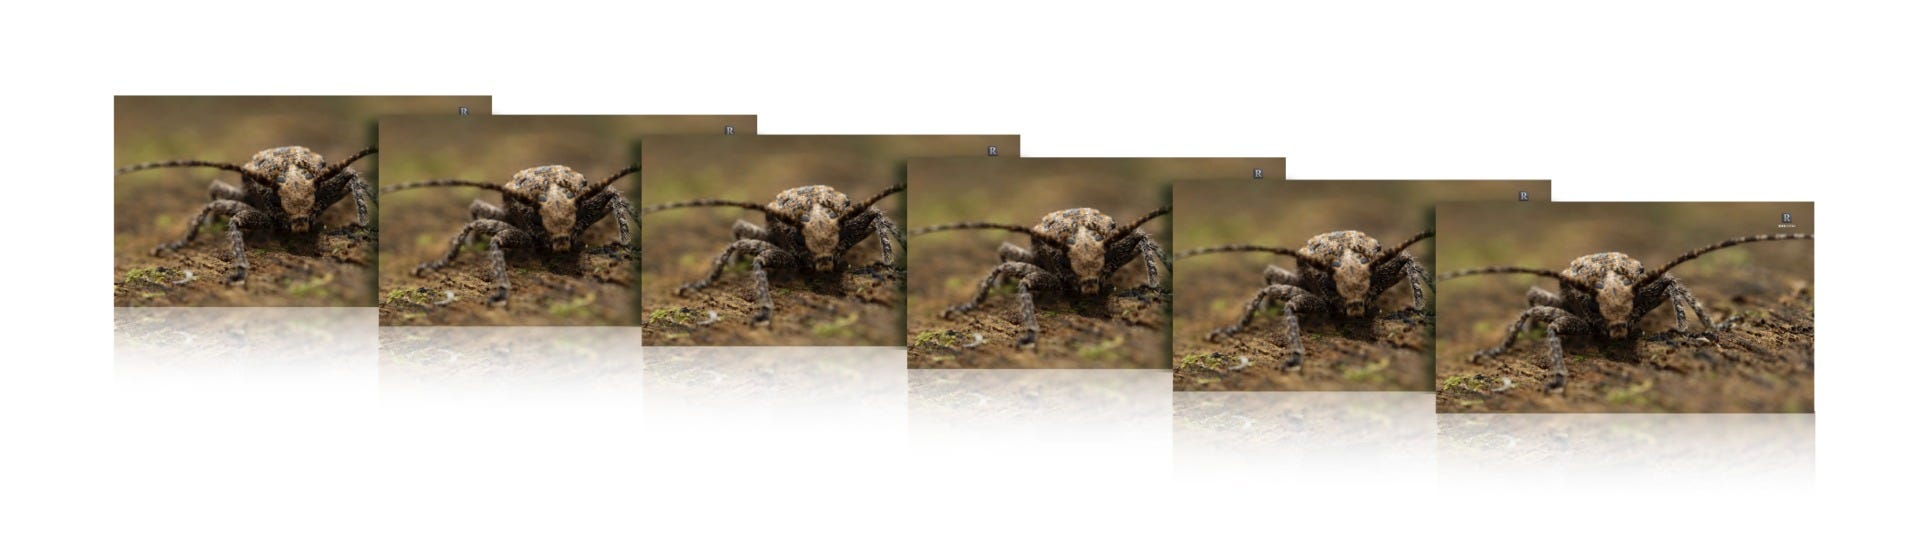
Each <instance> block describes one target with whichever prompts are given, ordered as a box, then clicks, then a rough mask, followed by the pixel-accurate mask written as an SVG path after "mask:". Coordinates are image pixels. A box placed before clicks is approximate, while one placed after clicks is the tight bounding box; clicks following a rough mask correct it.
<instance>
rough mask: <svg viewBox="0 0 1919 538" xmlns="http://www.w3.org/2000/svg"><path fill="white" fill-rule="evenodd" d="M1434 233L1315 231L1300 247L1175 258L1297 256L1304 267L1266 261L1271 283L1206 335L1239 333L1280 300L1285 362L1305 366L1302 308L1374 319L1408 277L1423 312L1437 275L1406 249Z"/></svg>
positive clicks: (1237, 248)
mask: <svg viewBox="0 0 1919 538" xmlns="http://www.w3.org/2000/svg"><path fill="white" fill-rule="evenodd" d="M1432 237H1433V232H1432V230H1427V231H1424V232H1420V233H1419V234H1417V235H1414V236H1413V237H1412V238H1411V239H1407V240H1405V241H1402V242H1400V243H1399V244H1398V245H1395V246H1393V247H1392V248H1384V247H1381V246H1380V243H1379V241H1378V240H1376V239H1373V238H1372V237H1371V236H1368V235H1366V234H1365V233H1363V232H1358V231H1353V230H1345V231H1338V232H1328V233H1323V234H1319V235H1315V236H1313V237H1312V238H1311V239H1307V240H1306V246H1305V247H1304V248H1301V249H1297V250H1295V249H1290V248H1285V247H1265V246H1258V245H1220V246H1215V247H1205V248H1197V249H1193V250H1188V251H1184V252H1180V253H1178V254H1174V255H1173V259H1175V260H1180V259H1185V258H1191V257H1193V256H1198V255H1201V254H1213V253H1219V252H1266V253H1271V254H1278V255H1281V256H1291V257H1292V258H1293V260H1294V261H1295V263H1296V264H1297V265H1298V269H1299V272H1298V273H1294V272H1292V271H1287V270H1285V269H1281V268H1279V266H1276V265H1268V266H1266V287H1264V288H1261V289H1260V290H1259V291H1258V292H1257V293H1254V294H1253V299H1252V300H1251V301H1247V303H1246V311H1245V313H1243V314H1241V315H1240V316H1239V321H1238V322H1237V323H1234V324H1232V325H1230V326H1227V327H1223V328H1220V329H1216V330H1214V331H1213V332H1212V333H1211V334H1208V335H1207V336H1206V339H1207V340H1209V341H1218V340H1219V339H1220V338H1223V337H1229V336H1232V335H1234V334H1237V333H1239V331H1242V330H1245V328H1246V324H1248V323H1252V321H1253V315H1254V314H1257V313H1259V311H1260V310H1261V309H1264V308H1265V307H1266V306H1267V305H1269V304H1277V305H1279V307H1280V318H1281V323H1283V324H1284V328H1285V333H1284V334H1285V336H1284V341H1283V342H1281V343H1282V344H1283V345H1284V346H1286V347H1287V348H1288V349H1290V350H1291V351H1292V356H1291V357H1289V358H1287V359H1286V362H1284V363H1283V364H1281V365H1280V367H1281V368H1283V369H1293V368H1303V364H1304V362H1305V356H1306V348H1305V345H1304V344H1303V343H1301V342H1300V335H1299V317H1298V316H1299V315H1300V314H1303V313H1313V312H1325V313H1329V314H1332V315H1334V316H1338V317H1343V318H1346V319H1370V318H1371V317H1372V316H1373V315H1375V314H1377V313H1378V309H1377V308H1375V307H1374V306H1373V302H1374V301H1375V300H1377V299H1379V296H1380V295H1381V294H1383V293H1385V292H1386V290H1388V289H1391V288H1392V287H1393V286H1395V285H1398V284H1399V283H1400V281H1405V282H1406V283H1407V285H1408V286H1411V287H1412V291H1413V305H1412V306H1410V307H1408V308H1407V309H1406V310H1408V311H1411V312H1416V313H1420V314H1422V315H1423V313H1424V312H1425V307H1426V289H1427V288H1431V287H1432V281H1431V280H1429V279H1428V278H1427V276H1426V268H1425V267H1424V266H1421V265H1420V264H1419V261H1418V260H1415V259H1413V257H1412V255H1410V254H1406V249H1407V248H1410V247H1412V246H1413V245H1414V244H1417V243H1419V242H1420V241H1423V240H1426V239H1430V238H1432Z"/></svg>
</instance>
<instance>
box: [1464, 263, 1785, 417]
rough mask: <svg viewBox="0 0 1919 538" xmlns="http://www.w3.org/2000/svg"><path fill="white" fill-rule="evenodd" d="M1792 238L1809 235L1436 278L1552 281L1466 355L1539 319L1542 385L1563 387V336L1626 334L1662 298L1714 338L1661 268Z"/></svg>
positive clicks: (1693, 303)
mask: <svg viewBox="0 0 1919 538" xmlns="http://www.w3.org/2000/svg"><path fill="white" fill-rule="evenodd" d="M1790 239H1812V234H1762V235H1752V236H1746V237H1735V238H1732V239H1727V240H1725V241H1720V242H1718V243H1713V244H1711V245H1707V246H1705V247H1701V248H1697V249H1693V250H1692V251H1690V252H1687V253H1685V254H1681V255H1679V257H1678V258H1674V259H1673V260H1672V261H1670V262H1666V264H1665V265H1662V266H1659V268H1657V269H1654V270H1651V271H1648V270H1646V267H1645V266H1644V265H1642V264H1640V263H1639V261H1638V260H1634V259H1632V257H1630V256H1627V255H1625V254H1621V253H1618V252H1601V253H1598V254H1588V255H1585V256H1581V257H1579V258H1578V259H1575V260H1573V261H1572V264H1571V265H1570V266H1569V267H1567V268H1566V270H1564V271H1559V272H1553V271H1549V270H1545V269H1533V268H1527V267H1511V266H1493V267H1479V268H1473V269H1465V270H1461V271H1453V272H1449V273H1446V274H1442V275H1440V276H1439V279H1440V280H1442V281H1444V280H1451V279H1453V278H1458V277H1462V276H1468V275H1490V274H1526V275H1535V276H1542V277H1546V278H1551V279H1554V280H1558V281H1559V291H1560V293H1558V294H1554V293H1552V292H1549V291H1546V290H1544V289H1541V288H1539V287H1537V286H1535V287H1533V288H1532V289H1531V290H1528V291H1527V292H1526V304H1527V306H1528V308H1527V309H1526V311H1525V312H1522V313H1520V314H1519V319H1517V320H1515V321H1513V323H1512V325H1511V326H1509V327H1507V328H1506V338H1505V339H1504V340H1502V341H1501V342H1500V343H1499V345H1497V346H1493V347H1492V348H1490V349H1485V350H1481V351H1479V352H1477V353H1473V356H1472V358H1471V359H1470V360H1471V361H1472V362H1478V361H1479V359H1480V358H1482V357H1493V356H1498V355H1499V354H1502V353H1505V352H1506V351H1507V350H1508V349H1509V348H1511V347H1512V345H1513V342H1514V341H1515V340H1517V339H1518V338H1519V333H1520V332H1521V331H1524V330H1525V329H1526V326H1527V325H1532V324H1538V325H1543V326H1545V327H1546V347H1547V349H1548V350H1549V351H1548V353H1549V355H1550V357H1551V358H1552V367H1553V379H1552V381H1551V382H1549V383H1548V384H1547V385H1546V390H1549V391H1551V390H1557V389H1561V388H1564V387H1565V386H1566V360H1565V353H1564V351H1563V350H1562V349H1561V347H1560V337H1561V335H1566V334H1581V333H1584V334H1592V335H1594V336H1596V337H1600V338H1603V339H1605V340H1608V341H1620V340H1625V339H1627V337H1628V336H1629V335H1630V334H1631V332H1632V329H1633V326H1634V325H1636V324H1638V323H1639V320H1640V319H1642V318H1645V317H1646V314H1649V313H1651V312H1652V311H1653V309H1655V308H1658V307H1659V306H1660V305H1661V304H1664V303H1666V302H1668V301H1670V302H1671V303H1672V312H1673V316H1674V318H1675V319H1676V320H1677V323H1678V325H1677V329H1678V330H1679V331H1681V332H1682V333H1683V332H1685V331H1686V311H1685V310H1684V309H1685V308H1690V309H1692V312H1693V314H1696V315H1698V316H1699V323H1700V324H1701V325H1702V326H1704V327H1705V328H1704V330H1702V331H1701V332H1699V333H1697V334H1696V335H1695V336H1699V337H1704V338H1716V337H1717V330H1718V328H1717V327H1715V326H1714V325H1713V324H1712V318H1711V317H1710V316H1707V315H1706V307H1705V306H1704V305H1702V304H1700V303H1699V299H1697V298H1695V297H1693V294H1692V290H1690V289H1687V288H1686V286H1684V285H1682V284H1680V283H1679V279H1678V278H1674V277H1673V276H1672V275H1669V274H1667V273H1668V272H1670V271H1672V270H1673V268H1676V267H1679V265H1680V264H1683V263H1686V262H1688V261H1692V260H1693V259H1695V258H1698V257H1700V256H1703V255H1705V254H1706V253H1709V252H1712V251H1715V250H1719V249H1722V248H1726V247H1731V246H1734V245H1741V244H1745V243H1754V242H1759V241H1782V240H1790ZM1602 329H1603V330H1602Z"/></svg>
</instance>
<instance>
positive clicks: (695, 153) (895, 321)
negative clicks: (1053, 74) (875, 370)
mask: <svg viewBox="0 0 1919 538" xmlns="http://www.w3.org/2000/svg"><path fill="white" fill-rule="evenodd" d="M642 145H643V148H642V149H643V151H644V154H645V155H644V157H643V159H644V163H643V164H644V165H645V168H646V170H645V172H644V177H643V179H642V181H641V182H640V198H641V200H642V202H641V205H643V206H644V205H655V204H663V203H669V202H676V201H683V200H692V199H700V198H721V199H726V200H734V201H743V202H753V203H767V202H771V201H772V200H773V197H774V196H775V195H777V194H779V193H780V192H781V191H784V190H786V189H791V188H795V187H803V186H808V185H827V186H830V187H833V188H834V189H836V190H838V191H839V192H840V193H841V194H844V195H846V197H847V198H848V199H849V200H851V201H853V202H854V203H858V202H860V201H863V200H865V199H866V198H868V197H871V196H873V195H875V194H878V193H879V192H880V191H882V190H885V189H886V188H887V187H889V186H892V185H895V184H898V183H901V182H904V181H906V160H907V159H908V158H911V157H938V156H985V155H987V154H988V153H989V151H996V152H998V154H999V155H1003V157H995V158H993V159H991V160H1015V159H1018V158H1019V157H1018V155H1019V137H1018V136H1017V135H927V136H920V135H874V136H867V135H834V136H757V137H734V138H725V137H674V136H662V137H647V138H646V140H645V141H644V142H643V144H642ZM989 148H992V149H989ZM910 193H911V191H910V190H909V191H908V192H907V193H906V194H910ZM905 204H906V201H905V200H904V195H897V194H896V195H894V196H892V197H890V198H888V199H886V200H881V201H880V202H879V203H878V204H877V205H875V206H874V207H875V208H876V209H879V210H880V211H882V212H884V213H885V214H886V215H887V216H889V217H890V218H892V219H893V222H894V223H895V224H897V225H901V226H904V225H905V223H906V217H905V212H904V211H903V208H904V207H905ZM742 219H743V220H745V221H747V222H751V223H753V224H756V225H761V226H764V225H765V223H766V217H765V215H762V214H759V213H757V212H751V211H747V210H742V209H737V208H723V207H710V208H687V209H676V210H671V211H662V212H659V213H654V214H652V215H648V216H647V217H646V218H645V230H644V232H643V233H642V235H641V237H642V240H641V241H642V242H641V244H642V245H644V246H645V253H644V255H642V259H641V262H640V270H641V275H640V279H641V285H642V289H643V292H642V296H641V302H642V306H641V310H642V312H643V313H644V314H645V315H646V316H647V317H648V322H647V324H646V339H647V344H648V345H888V346H897V345H900V344H901V343H902V342H903V341H904V339H903V337H902V332H901V331H902V326H903V323H902V317H901V315H900V309H901V308H902V307H903V305H902V302H901V300H900V296H899V292H898V286H899V282H898V279H891V280H883V279H876V278H871V277H869V276H865V275H854V274H848V275H845V276H844V278H842V279H841V280H839V281H834V282H823V281H814V280H805V279H792V278H787V277H792V276H795V275H797V274H798V273H795V272H790V271H775V272H772V274H769V278H770V279H771V282H772V287H773V288H774V293H775V297H774V305H773V306H774V309H773V320H772V322H771V323H770V324H769V325H768V326H766V327H751V326H750V323H749V321H750V319H751V318H752V316H753V313H754V309H755V306H754V305H755V302H756V300H755V298H754V292H753V291H752V288H753V286H752V283H751V282H752V281H751V277H750V276H748V275H747V269H745V268H744V264H740V266H736V267H733V268H730V269H729V270H728V271H727V272H726V273H724V274H723V275H721V277H720V278H719V279H716V280H715V281H714V283H713V286H712V287H709V288H706V289H705V290H702V291H700V292H696V293H693V294H690V295H688V296H686V297H679V296H676V295H675V293H674V292H675V290H677V289H678V288H679V287H680V286H681V285H684V284H687V283H691V282H694V281H697V280H699V279H700V278H703V277H704V276H705V275H706V274H707V272H708V271H710V270H711V268H712V264H713V259H714V257H715V256H718V255H719V254H720V252H721V251H723V250H725V248H726V246H727V245H728V244H730V243H732V242H733V233H732V231H733V223H734V222H735V221H737V220H742ZM878 244H879V243H878V241H877V240H876V239H875V238H868V239H867V240H866V241H864V242H862V243H860V245H859V246H858V247H857V248H855V249H854V250H853V251H851V252H849V253H848V259H847V263H848V264H849V265H850V266H852V267H859V266H862V265H867V264H872V263H875V262H878V261H879V258H880V256H879V247H878ZM903 251H904V246H903V245H901V244H897V243H896V244H895V247H894V255H895V256H896V257H901V256H902V253H903ZM902 259H903V258H902ZM682 309H684V310H682ZM689 312H690V314H688V313H689ZM709 313H710V314H709ZM689 315H690V316H692V317H693V318H701V319H705V318H708V317H709V316H718V319H719V321H717V322H714V323H711V324H707V325H697V324H692V323H689V321H690V319H691V318H688V316H689ZM656 321H657V322H656Z"/></svg>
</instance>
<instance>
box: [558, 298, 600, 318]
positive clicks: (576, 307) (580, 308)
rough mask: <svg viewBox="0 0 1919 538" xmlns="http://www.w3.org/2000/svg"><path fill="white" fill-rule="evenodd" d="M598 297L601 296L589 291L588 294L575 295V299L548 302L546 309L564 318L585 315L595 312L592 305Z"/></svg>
mask: <svg viewBox="0 0 1919 538" xmlns="http://www.w3.org/2000/svg"><path fill="white" fill-rule="evenodd" d="M598 298H599V297H598V296H597V295H595V294H592V293H588V294H586V295H581V296H579V297H575V298H573V300H570V301H558V302H554V303H551V304H548V305H547V306H546V311H547V313H550V314H553V315H555V316H559V317H563V318H565V317H584V316H587V315H589V314H592V313H593V311H592V308H591V307H592V306H593V301H594V300H596V299H598Z"/></svg>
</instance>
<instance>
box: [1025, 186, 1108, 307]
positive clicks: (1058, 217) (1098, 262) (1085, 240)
mask: <svg viewBox="0 0 1919 538" xmlns="http://www.w3.org/2000/svg"><path fill="white" fill-rule="evenodd" d="M1033 230H1034V231H1036V232H1038V233H1039V234H1040V235H1042V236H1044V237H1046V238H1048V239H1051V240H1053V241H1055V242H1058V243H1060V244H1063V245H1066V249H1067V250H1066V258H1067V260H1068V262H1069V263H1070V264H1071V266H1072V267H1071V269H1072V271H1073V276H1075V277H1077V278H1078V287H1079V291H1080V293H1082V294H1087V295H1091V294H1096V293H1099V290H1100V284H1101V282H1100V276H1101V275H1102V274H1104V272H1105V269H1106V246H1105V244H1104V243H1103V242H1104V241H1105V240H1106V238H1109V237H1112V236H1113V234H1115V233H1118V232H1119V223H1117V222H1114V221H1113V218H1112V217H1109V216H1107V215H1106V214H1105V213H1101V212H1099V210H1098V209H1093V208H1088V207H1080V208H1074V209H1062V210H1059V211H1054V212H1052V213H1047V214H1046V216H1045V217H1042V218H1040V219H1039V225H1038V226H1034V227H1033Z"/></svg>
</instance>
